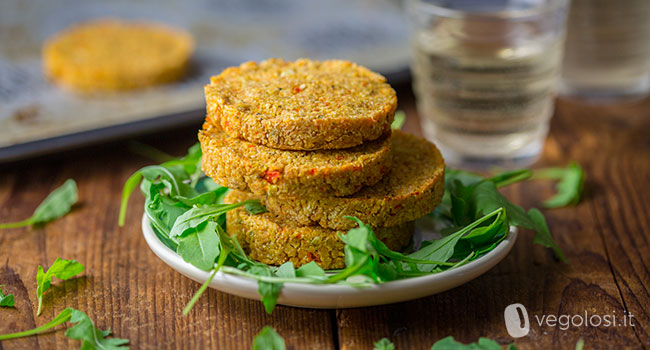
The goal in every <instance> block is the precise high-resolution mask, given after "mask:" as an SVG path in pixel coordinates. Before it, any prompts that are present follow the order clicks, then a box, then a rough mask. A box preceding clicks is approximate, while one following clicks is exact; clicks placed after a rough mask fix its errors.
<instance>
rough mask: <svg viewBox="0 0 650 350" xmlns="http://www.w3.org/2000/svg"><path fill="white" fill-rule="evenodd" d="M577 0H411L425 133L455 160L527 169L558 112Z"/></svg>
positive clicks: (409, 7) (418, 94) (415, 83)
mask: <svg viewBox="0 0 650 350" xmlns="http://www.w3.org/2000/svg"><path fill="white" fill-rule="evenodd" d="M567 3H568V1H567V0H509V1H508V0H447V1H445V0H409V1H408V2H407V11H408V14H409V19H410V21H409V22H410V24H411V47H412V57H413V58H412V65H411V71H412V76H413V89H414V91H415V94H416V104H417V108H418V112H419V115H420V117H421V124H422V128H423V131H424V133H425V135H426V137H427V138H429V139H431V140H433V141H434V142H436V144H437V145H438V147H439V148H440V150H441V151H442V153H443V155H444V156H445V159H446V160H447V162H448V163H449V164H452V165H460V166H469V167H489V166H503V167H517V166H524V165H529V164H530V163H532V162H534V161H535V160H536V159H537V157H538V156H539V154H540V152H541V150H542V147H543V144H544V140H545V138H546V134H547V132H548V128H549V122H550V118H551V115H552V113H553V106H554V95H555V93H556V85H557V84H556V83H557V78H558V76H559V72H560V64H561V61H562V52H563V46H564V45H563V44H564V33H565V27H566V25H565V24H566V23H565V22H566V14H567Z"/></svg>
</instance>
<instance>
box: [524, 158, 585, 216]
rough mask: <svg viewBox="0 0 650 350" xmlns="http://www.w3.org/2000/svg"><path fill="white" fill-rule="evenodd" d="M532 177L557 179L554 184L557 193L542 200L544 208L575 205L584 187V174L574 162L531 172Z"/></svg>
mask: <svg viewBox="0 0 650 350" xmlns="http://www.w3.org/2000/svg"><path fill="white" fill-rule="evenodd" d="M533 179H552V180H559V182H558V183H557V185H556V187H555V188H556V190H557V194H556V195H554V196H553V197H551V198H549V199H547V200H545V201H544V207H546V208H559V207H565V206H569V205H576V204H578V202H579V201H580V195H581V194H582V189H583V187H584V181H585V174H584V171H583V170H582V168H581V167H580V166H579V165H578V164H577V163H575V162H571V163H570V164H569V165H568V166H567V167H566V168H546V169H539V170H535V171H534V172H533Z"/></svg>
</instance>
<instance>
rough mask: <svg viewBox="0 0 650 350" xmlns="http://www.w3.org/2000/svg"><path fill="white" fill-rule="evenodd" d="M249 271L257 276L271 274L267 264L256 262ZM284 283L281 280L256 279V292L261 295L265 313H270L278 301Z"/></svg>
mask: <svg viewBox="0 0 650 350" xmlns="http://www.w3.org/2000/svg"><path fill="white" fill-rule="evenodd" d="M250 272H251V273H253V274H255V275H258V276H268V277H270V276H273V272H271V269H270V268H269V267H268V266H267V265H263V264H256V265H254V266H253V267H252V268H251V269H250ZM283 286H284V283H282V282H267V281H262V280H258V281H257V292H258V293H259V294H260V295H261V296H262V304H264V310H266V313H268V314H271V312H273V309H274V308H275V305H276V304H277V303H278V298H279V297H280V292H282V287H283Z"/></svg>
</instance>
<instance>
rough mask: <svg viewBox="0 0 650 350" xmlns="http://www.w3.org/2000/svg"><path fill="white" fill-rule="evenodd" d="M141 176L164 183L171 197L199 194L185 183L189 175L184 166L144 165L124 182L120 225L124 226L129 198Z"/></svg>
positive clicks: (188, 196) (191, 196) (190, 196)
mask: <svg viewBox="0 0 650 350" xmlns="http://www.w3.org/2000/svg"><path fill="white" fill-rule="evenodd" d="M143 178H144V179H146V180H148V181H149V182H154V181H160V183H162V184H163V185H164V188H167V189H168V190H169V193H170V195H171V196H172V197H178V198H193V197H196V196H198V195H199V194H198V193H197V192H196V190H195V189H194V188H193V187H192V186H190V185H189V184H187V183H185V181H186V180H189V178H190V176H189V175H188V174H187V173H186V172H185V168H184V167H183V166H182V165H175V166H161V165H150V166H147V167H144V168H142V169H140V170H138V171H136V172H135V173H133V175H131V176H130V177H129V178H128V179H127V180H126V182H125V183H124V188H123V189H122V202H121V204H120V216H119V221H118V224H119V225H120V226H124V222H125V219H126V209H127V206H128V203H129V198H130V197H131V194H132V193H133V190H135V189H136V188H137V187H138V184H139V183H140V182H141V181H142V179H143Z"/></svg>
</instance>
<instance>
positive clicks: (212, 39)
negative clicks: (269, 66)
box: [0, 0, 410, 162]
mask: <svg viewBox="0 0 650 350" xmlns="http://www.w3.org/2000/svg"><path fill="white" fill-rule="evenodd" d="M101 17H116V18H124V19H139V20H152V21H159V22H163V23H168V24H170V25H173V26H178V27H181V28H184V29H186V30H188V31H189V32H190V33H192V35H193V36H194V38H195V40H196V44H197V49H196V52H195V54H194V56H193V58H192V64H191V67H192V68H191V72H190V74H188V76H187V77H186V78H185V79H184V80H182V81H179V82H177V83H173V84H168V85H164V86H160V87H156V88H149V89H146V90H138V91H132V92H125V93H111V94H101V95H80V94H76V93H74V92H71V91H69V90H65V89H62V88H60V87H57V86H55V85H53V84H51V83H50V82H48V81H47V80H46V79H44V77H43V73H42V70H41V46H42V43H43V41H44V40H45V39H46V38H48V37H49V36H51V35H52V34H54V33H56V32H58V31H60V30H62V29H64V28H66V27H67V26H69V25H71V24H74V23H76V22H79V21H84V20H89V19H92V18H101ZM269 57H282V58H285V59H291V60H292V59H296V58H299V57H309V58H313V59H328V58H341V59H348V60H352V61H355V62H358V63H359V64H362V65H364V66H367V67H369V68H371V69H373V70H375V71H378V72H380V73H382V74H384V75H386V76H387V77H388V79H389V80H390V81H391V82H399V81H401V80H404V79H405V78H406V77H408V64H409V59H410V58H409V49H408V29H407V24H406V21H405V19H404V15H403V11H402V10H401V8H400V2H399V1H389V0H385V1H379V0H357V1H349V0H348V1H345V0H333V1H332V0H330V1H302V0H228V1H226V0H199V1H181V0H163V1H149V0H141V1H137V2H133V1H125V0H122V1H120V0H117V1H110V2H109V1H93V0H90V1H70V0H62V1H46V0H4V1H0V162H7V161H12V160H16V159H21V158H26V157H30V156H35V155H42V154H46V153H50V152H55V151H61V150H64V149H68V148H71V147H76V146H80V145H84V144H89V143H97V142H103V141H106V140H109V139H115V138H120V137H127V136H133V135H136V134H139V133H144V132H151V131H157V130H161V129H165V128H171V127H174V126H177V125H181V124H188V123H192V122H196V123H197V125H200V121H201V119H202V118H203V117H204V116H203V111H204V110H205V102H204V97H203V85H204V84H206V83H207V82H208V81H209V77H210V76H211V75H214V74H218V73H219V72H220V71H221V70H222V69H223V68H225V67H228V66H233V65H238V64H239V63H241V62H244V61H249V60H263V59H266V58H269Z"/></svg>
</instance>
